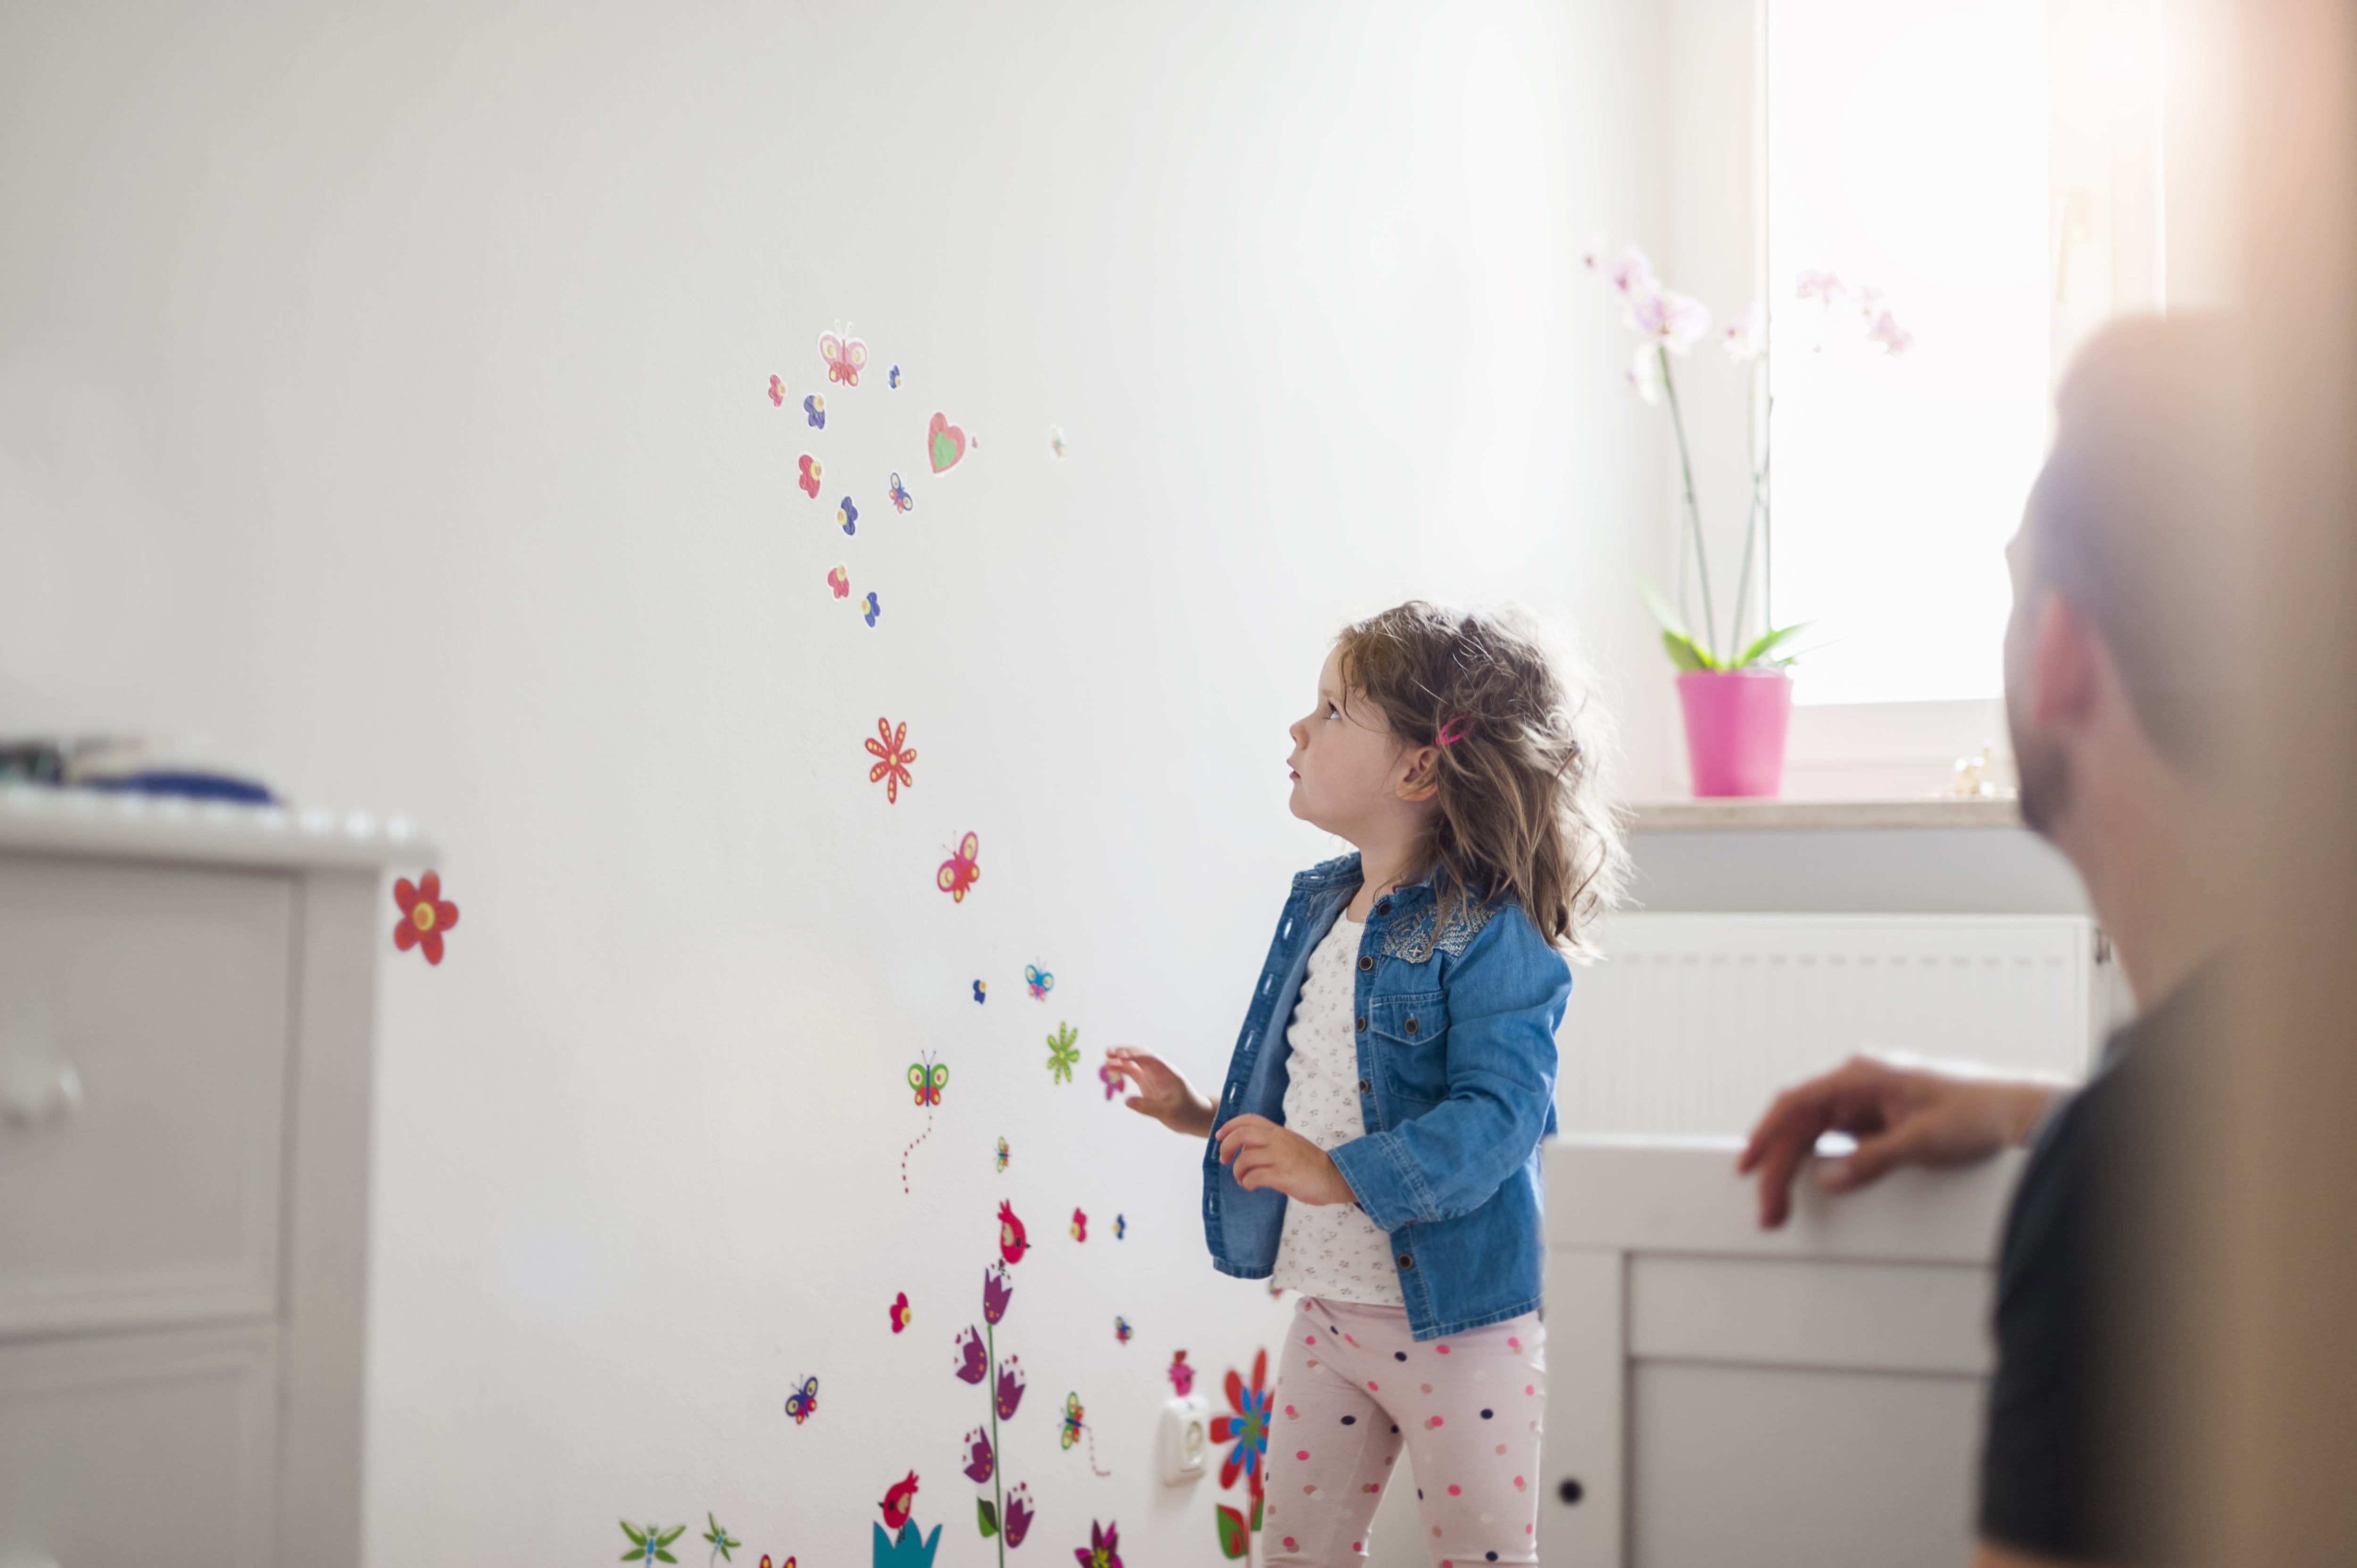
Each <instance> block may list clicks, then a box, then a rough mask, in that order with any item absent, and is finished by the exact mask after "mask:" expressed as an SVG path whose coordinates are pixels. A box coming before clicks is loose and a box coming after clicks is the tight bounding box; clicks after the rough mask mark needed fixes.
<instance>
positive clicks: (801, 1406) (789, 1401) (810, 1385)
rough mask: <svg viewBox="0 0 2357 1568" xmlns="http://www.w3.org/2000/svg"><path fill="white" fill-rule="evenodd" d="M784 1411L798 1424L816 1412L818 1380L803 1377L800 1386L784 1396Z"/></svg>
mask: <svg viewBox="0 0 2357 1568" xmlns="http://www.w3.org/2000/svg"><path fill="white" fill-rule="evenodd" d="M786 1413H787V1414H788V1415H791V1416H792V1417H793V1418H794V1424H795V1425H796V1426H800V1425H801V1424H802V1423H803V1422H806V1421H808V1420H809V1419H810V1418H811V1417H812V1416H814V1415H816V1414H817V1413H818V1380H817V1379H816V1378H804V1379H803V1380H802V1387H800V1388H798V1389H796V1390H795V1391H793V1392H791V1393H790V1394H788V1395H787V1396H786Z"/></svg>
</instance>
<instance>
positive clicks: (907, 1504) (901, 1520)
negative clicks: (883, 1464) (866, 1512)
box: [877, 1470, 917, 1530]
mask: <svg viewBox="0 0 2357 1568" xmlns="http://www.w3.org/2000/svg"><path fill="white" fill-rule="evenodd" d="M916 1501H917V1473H916V1472H915V1471H914V1470H911V1471H909V1473H908V1475H907V1476H905V1477H902V1478H901V1479H899V1480H897V1481H895V1482H893V1483H892V1484H891V1486H889V1487H886V1488H885V1491H884V1500H883V1501H882V1502H881V1503H879V1504H877V1507H879V1508H881V1509H883V1510H884V1522H885V1523H886V1524H887V1525H888V1526H890V1527H891V1528H892V1529H894V1530H898V1529H899V1528H900V1527H901V1526H902V1525H904V1524H906V1523H908V1522H909V1509H912V1508H914V1507H915V1506H916Z"/></svg>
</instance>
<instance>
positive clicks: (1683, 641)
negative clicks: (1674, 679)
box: [1662, 631, 1718, 670]
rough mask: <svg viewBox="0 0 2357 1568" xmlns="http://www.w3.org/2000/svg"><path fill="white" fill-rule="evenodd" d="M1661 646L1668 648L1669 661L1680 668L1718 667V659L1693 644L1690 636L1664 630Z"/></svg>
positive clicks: (1693, 641) (1701, 668) (1693, 640)
mask: <svg viewBox="0 0 2357 1568" xmlns="http://www.w3.org/2000/svg"><path fill="white" fill-rule="evenodd" d="M1662 646H1663V648H1664V649H1665V650H1668V652H1669V655H1670V662H1671V663H1673V664H1674V665H1676V666H1677V667H1678V668H1679V669H1681V670H1716V669H1717V668H1718V660H1716V659H1713V658H1712V657H1711V656H1710V655H1709V654H1708V653H1707V652H1706V651H1705V650H1703V649H1701V648H1699V647H1697V646H1695V639H1693V638H1691V637H1682V636H1680V635H1679V634H1678V633H1676V632H1674V631H1664V632H1663V633H1662Z"/></svg>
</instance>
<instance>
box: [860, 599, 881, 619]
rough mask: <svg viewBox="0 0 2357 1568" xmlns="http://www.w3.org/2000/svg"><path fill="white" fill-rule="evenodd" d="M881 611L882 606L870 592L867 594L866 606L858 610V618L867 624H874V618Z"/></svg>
mask: <svg viewBox="0 0 2357 1568" xmlns="http://www.w3.org/2000/svg"><path fill="white" fill-rule="evenodd" d="M883 613H884V607H883V606H881V605H879V604H877V602H876V596H875V595H873V594H870V595H868V596H867V607H866V609H864V610H862V611H860V612H859V618H860V619H861V620H864V621H866V623H867V624H868V625H869V626H874V625H875V624H876V618H877V616H880V615H882V614H883Z"/></svg>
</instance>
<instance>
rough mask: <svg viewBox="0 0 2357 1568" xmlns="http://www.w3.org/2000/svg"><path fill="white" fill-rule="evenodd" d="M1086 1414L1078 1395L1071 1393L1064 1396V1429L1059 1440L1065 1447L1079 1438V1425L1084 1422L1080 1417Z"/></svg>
mask: <svg viewBox="0 0 2357 1568" xmlns="http://www.w3.org/2000/svg"><path fill="white" fill-rule="evenodd" d="M1087 1414H1088V1411H1087V1410H1086V1409H1085V1408H1084V1407H1082V1404H1081V1396H1080V1395H1078V1394H1076V1393H1072V1394H1066V1395H1065V1396H1064V1431H1063V1434H1062V1439H1061V1441H1062V1443H1063V1445H1064V1446H1065V1447H1067V1448H1070V1447H1071V1445H1072V1444H1075V1443H1078V1442H1079V1441H1080V1440H1081V1427H1082V1425H1083V1424H1084V1423H1083V1422H1082V1417H1084V1416H1085V1415H1087Z"/></svg>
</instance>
